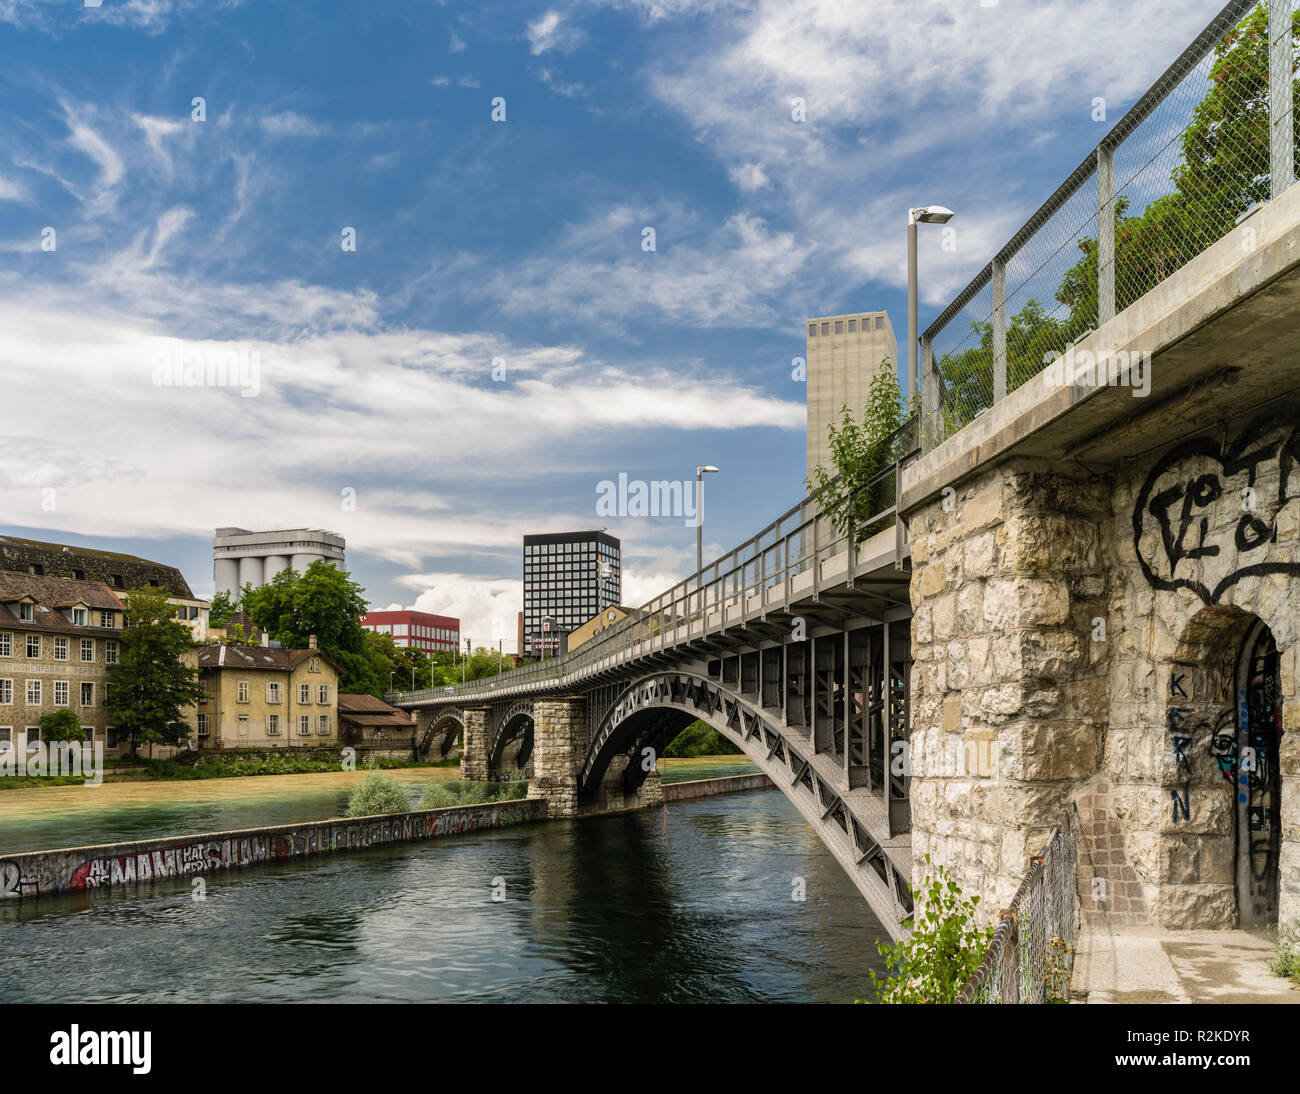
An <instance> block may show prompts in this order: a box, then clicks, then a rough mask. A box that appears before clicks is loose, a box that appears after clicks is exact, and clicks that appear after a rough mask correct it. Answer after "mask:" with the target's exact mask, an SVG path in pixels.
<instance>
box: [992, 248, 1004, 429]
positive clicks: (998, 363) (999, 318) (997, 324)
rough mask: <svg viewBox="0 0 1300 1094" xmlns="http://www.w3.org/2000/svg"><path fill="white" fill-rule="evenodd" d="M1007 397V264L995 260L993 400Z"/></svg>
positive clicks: (996, 401)
mask: <svg viewBox="0 0 1300 1094" xmlns="http://www.w3.org/2000/svg"><path fill="white" fill-rule="evenodd" d="M1006 397H1007V264H1006V263H1005V262H1001V261H999V260H998V259H996V258H995V259H994V260H993V401H994V402H995V403H1000V402H1001V401H1002V400H1003V399H1005V398H1006Z"/></svg>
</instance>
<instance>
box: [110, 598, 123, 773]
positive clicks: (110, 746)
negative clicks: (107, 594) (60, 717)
mask: <svg viewBox="0 0 1300 1094" xmlns="http://www.w3.org/2000/svg"><path fill="white" fill-rule="evenodd" d="M113 588H115V589H125V588H126V582H125V581H123V580H122V575H121V574H113ZM109 747H112V746H111V745H110V746H109Z"/></svg>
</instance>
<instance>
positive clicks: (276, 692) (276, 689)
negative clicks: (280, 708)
mask: <svg viewBox="0 0 1300 1094" xmlns="http://www.w3.org/2000/svg"><path fill="white" fill-rule="evenodd" d="M266 701H267V702H268V703H278V702H279V701H280V685H279V684H267V685H266Z"/></svg>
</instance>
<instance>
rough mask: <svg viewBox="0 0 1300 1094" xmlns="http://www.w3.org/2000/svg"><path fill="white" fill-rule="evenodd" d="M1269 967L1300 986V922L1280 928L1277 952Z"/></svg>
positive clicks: (1275, 973) (1273, 971)
mask: <svg viewBox="0 0 1300 1094" xmlns="http://www.w3.org/2000/svg"><path fill="white" fill-rule="evenodd" d="M1268 967H1269V970H1270V971H1271V972H1272V973H1273V975H1274V976H1283V977H1286V978H1287V979H1288V980H1291V981H1293V982H1294V983H1295V984H1296V985H1297V986H1300V923H1290V924H1287V925H1286V926H1284V927H1281V928H1280V929H1279V930H1278V937H1277V952H1276V954H1275V955H1274V957H1273V960H1272V961H1270V962H1269V965H1268Z"/></svg>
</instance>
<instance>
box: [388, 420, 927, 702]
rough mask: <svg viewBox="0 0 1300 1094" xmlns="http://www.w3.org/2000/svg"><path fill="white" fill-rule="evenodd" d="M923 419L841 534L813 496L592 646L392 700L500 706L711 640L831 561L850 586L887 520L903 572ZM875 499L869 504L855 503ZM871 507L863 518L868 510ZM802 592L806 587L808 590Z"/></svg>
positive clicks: (894, 437)
mask: <svg viewBox="0 0 1300 1094" xmlns="http://www.w3.org/2000/svg"><path fill="white" fill-rule="evenodd" d="M918 428H919V422H918V419H917V418H916V417H912V418H909V419H908V420H907V421H906V422H904V423H903V425H902V426H900V427H899V428H898V429H897V430H895V431H894V433H893V434H891V435H890V436H889V437H887V438H886V439H885V440H884V441H883V442H882V445H883V446H884V448H885V449H886V450H887V451H889V452H890V453H891V454H892V455H895V457H896V458H894V459H893V460H891V461H890V462H889V463H888V465H887V466H886V467H885V468H884V469H883V470H882V471H880V472H879V473H877V474H876V475H874V476H873V477H872V478H871V479H869V480H868V481H867V482H865V483H862V484H860V485H858V486H857V487H855V488H854V489H853V490H852V491H851V492H850V495H849V499H848V509H849V514H850V515H849V518H848V520H847V523H846V525H845V527H844V528H843V529H841V528H838V527H836V524H835V522H834V521H833V520H832V519H831V518H830V517H829V516H827V514H825V513H823V512H822V511H821V510H820V509H819V507H818V506H817V504H816V500H815V498H814V497H813V496H809V497H806V498H804V500H803V501H801V502H799V504H798V505H796V506H794V507H793V508H791V509H788V510H787V511H786V512H785V513H783V514H782V515H781V516H779V517H778V518H777V519H776V520H774V521H773V522H772V523H771V524H769V525H768V526H767V527H766V528H764V529H763V530H762V531H761V532H759V533H758V534H757V535H756V536H753V537H751V538H750V539H748V540H746V541H745V542H744V543H742V544H741V545H740V546H739V547H737V548H735V550H732V551H729V552H727V553H726V554H724V555H722V556H721V557H720V558H717V559H715V560H714V561H712V562H710V563H708V564H707V565H706V566H705V567H704V568H703V569H701V570H698V571H697V572H695V573H694V574H692V575H690V576H689V577H687V578H686V579H685V580H683V581H680V582H678V583H677V584H676V585H674V586H673V587H672V588H671V589H668V590H667V591H666V592H663V593H660V594H659V596H657V597H655V598H654V599H653V600H650V601H648V602H647V603H645V604H643V605H642V606H641V608H640V609H638V610H637V611H635V612H632V613H630V614H629V615H628V616H627V617H626V618H625V619H622V620H620V621H619V622H618V623H616V624H615V625H613V626H611V627H608V628H606V629H605V630H603V631H601V632H599V634H598V635H597V636H596V637H594V638H591V639H589V640H588V641H586V642H584V643H583V644H582V646H581V647H580V648H579V649H577V650H575V651H573V652H572V653H568V654H564V655H563V656H561V657H555V658H547V659H546V660H543V661H538V662H535V663H534V664H531V665H523V666H521V667H519V668H517V669H512V670H510V671H509V672H505V673H501V674H499V675H496V676H489V677H485V678H483V679H481V680H473V681H470V682H468V683H465V684H448V685H446V686H443V687H436V688H425V689H422V690H419V691H406V692H390V693H389V696H388V698H389V701H390V702H393V703H399V704H402V703H421V702H431V701H438V700H443V701H450V700H460V699H469V698H485V699H492V698H496V697H498V696H500V695H501V694H502V693H504V692H507V691H509V690H513V689H517V688H522V687H532V688H537V687H557V686H560V685H561V684H564V683H567V682H569V681H571V680H573V679H575V678H580V677H583V676H586V675H590V674H592V673H594V672H597V671H602V670H605V669H612V668H615V667H617V666H619V665H621V664H624V663H626V662H627V661H631V660H636V659H638V658H641V657H645V656H648V655H650V654H654V653H658V652H660V651H663V650H667V649H670V648H672V647H673V646H677V645H681V644H685V643H688V642H692V641H697V640H699V639H701V638H703V637H704V636H705V635H706V634H715V633H719V632H722V631H725V630H726V629H727V628H728V627H739V626H743V625H744V624H745V623H747V622H749V621H750V620H752V619H758V618H763V617H764V616H766V614H767V612H768V611H769V610H774V609H779V608H781V607H783V606H784V605H786V604H789V603H790V602H791V599H792V589H793V585H794V582H795V579H796V578H798V577H799V576H800V575H803V574H811V580H810V584H809V591H810V592H811V594H812V595H813V596H814V597H815V596H816V595H818V593H819V592H820V589H821V581H822V575H823V568H824V566H825V564H826V563H827V562H828V561H829V560H831V559H833V558H837V557H839V556H841V555H843V556H845V563H846V570H847V579H848V581H849V583H850V584H852V582H853V579H854V578H855V577H856V576H857V575H858V574H859V573H861V566H862V563H863V557H862V551H861V544H862V541H863V540H864V539H865V538H866V533H867V532H869V531H871V530H874V529H876V528H877V527H878V526H879V525H880V524H881V523H882V522H888V521H891V520H892V521H893V522H894V530H895V531H894V535H895V539H894V557H895V565H896V566H897V567H898V568H899V569H900V570H901V569H902V567H903V558H904V555H905V552H906V548H907V543H906V539H905V527H904V525H903V523H902V521H900V520H899V519H898V511H897V501H898V494H899V485H900V481H901V477H902V469H903V467H905V466H906V465H907V464H908V463H910V462H912V461H913V460H915V459H917V458H918V457H919V456H920V441H919V433H918ZM862 491H866V492H868V496H869V498H870V499H871V502H870V503H869V505H867V506H866V507H863V506H861V505H858V504H856V502H857V497H858V495H859V493H860V492H862ZM864 508H865V510H866V511H865V512H864V511H863V510H864ZM800 592H801V595H802V589H801V590H800Z"/></svg>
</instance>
